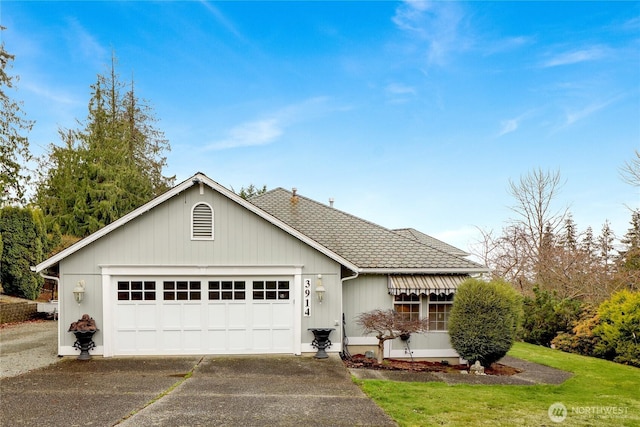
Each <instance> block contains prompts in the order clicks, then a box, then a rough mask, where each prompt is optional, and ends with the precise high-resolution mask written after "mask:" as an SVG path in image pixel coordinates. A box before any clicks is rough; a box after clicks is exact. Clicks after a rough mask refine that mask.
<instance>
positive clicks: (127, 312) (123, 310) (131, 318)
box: [115, 304, 138, 329]
mask: <svg viewBox="0 0 640 427" xmlns="http://www.w3.org/2000/svg"><path fill="white" fill-rule="evenodd" d="M137 312H138V307H137V306H136V305H133V304H129V305H118V306H117V307H116V316H115V319H116V328H117V329H136V326H137V325H136V314H137Z"/></svg>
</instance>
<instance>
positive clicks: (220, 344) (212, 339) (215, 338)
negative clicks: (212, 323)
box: [205, 330, 228, 353]
mask: <svg viewBox="0 0 640 427" xmlns="http://www.w3.org/2000/svg"><path fill="white" fill-rule="evenodd" d="M205 340H206V345H205V350H206V351H208V352H210V353H224V352H225V350H226V349H227V347H228V344H227V331H226V330H217V331H208V332H207V334H206V338H205Z"/></svg>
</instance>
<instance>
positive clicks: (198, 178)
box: [32, 172, 357, 272]
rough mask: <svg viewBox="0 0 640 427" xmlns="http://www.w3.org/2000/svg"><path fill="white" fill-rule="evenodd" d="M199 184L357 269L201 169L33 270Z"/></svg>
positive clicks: (41, 267)
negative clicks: (201, 171)
mask: <svg viewBox="0 0 640 427" xmlns="http://www.w3.org/2000/svg"><path fill="white" fill-rule="evenodd" d="M195 185H200V186H204V185H206V186H208V187H210V188H211V189H213V190H214V191H217V192H219V193H220V194H222V195H223V196H226V197H228V198H229V199H232V200H233V201H235V202H236V203H238V204H239V205H241V206H243V207H244V208H246V209H248V210H249V211H251V212H253V213H255V214H256V215H258V216H260V217H262V218H263V219H265V220H267V221H269V222H270V223H272V224H273V225H275V226H277V227H279V228H280V229H282V230H284V231H285V232H287V233H289V234H291V235H292V236H294V237H296V238H298V239H299V240H301V241H302V242H304V243H306V244H308V245H309V246H311V247H313V248H314V249H316V250H318V251H319V252H321V253H323V254H324V255H327V256H328V257H329V258H331V259H333V260H334V261H336V262H338V263H340V264H342V265H344V266H345V267H347V268H349V269H351V270H353V271H357V266H355V265H353V264H352V263H351V262H349V261H348V260H347V259H345V258H343V257H342V256H340V255H339V254H337V253H334V252H332V251H331V250H329V249H327V248H326V247H324V246H322V245H320V244H318V242H316V241H314V240H313V239H311V238H309V237H308V236H305V235H303V234H301V233H300V232H299V231H297V230H295V229H293V228H291V227H290V226H289V225H287V224H286V223H284V222H282V221H280V220H279V219H278V218H275V217H273V216H272V215H270V214H268V213H267V212H265V211H263V210H262V209H259V208H258V207H256V206H255V205H253V204H251V203H249V202H248V201H246V200H245V199H243V198H242V197H240V196H238V195H237V194H235V193H234V192H233V191H231V190H228V189H227V188H225V187H223V186H222V185H220V184H218V183H217V182H215V181H214V180H212V179H211V178H209V177H207V176H206V175H204V174H203V173H200V172H198V173H197V174H195V175H194V176H192V177H191V178H189V179H187V180H185V181H183V182H181V183H180V184H178V185H176V186H175V187H173V188H172V189H171V190H169V191H167V192H166V193H164V194H162V195H160V196H158V197H156V198H155V199H153V200H151V201H150V202H148V203H146V204H144V205H142V206H140V207H139V208H137V209H135V210H133V211H132V212H130V213H128V214H126V215H124V216H123V217H121V218H119V219H118V220H116V221H114V222H112V223H111V224H109V225H107V226H105V227H103V228H101V229H100V230H98V231H96V232H95V233H93V234H91V235H89V236H87V237H85V238H84V239H82V240H80V241H78V242H76V243H75V244H73V245H71V246H69V247H68V248H66V249H65V250H63V251H61V252H59V253H57V254H55V255H54V256H52V257H50V258H48V259H46V260H45V261H43V262H41V263H40V264H38V265H36V266H35V267H32V270H33V271H35V272H41V271H44V270H46V269H47V268H49V267H52V266H54V265H55V264H57V263H58V262H60V261H62V260H63V259H65V258H66V257H68V256H70V255H72V254H74V253H75V252H77V251H79V250H81V249H82V248H84V247H86V246H88V245H90V244H91V243H93V242H95V241H96V240H98V239H100V238H102V237H104V236H106V235H107V234H109V233H111V232H112V231H114V230H116V229H118V228H120V227H122V226H123V225H125V224H127V223H128V222H130V221H132V220H133V219H135V218H137V217H139V216H141V215H143V214H145V213H146V212H148V211H150V210H151V209H153V208H155V207H156V206H158V205H160V204H162V203H164V202H166V201H167V200H169V199H171V198H173V197H175V196H176V195H178V194H180V193H182V192H183V191H185V190H187V189H189V188H191V187H193V186H195Z"/></svg>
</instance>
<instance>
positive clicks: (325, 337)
mask: <svg viewBox="0 0 640 427" xmlns="http://www.w3.org/2000/svg"><path fill="white" fill-rule="evenodd" d="M308 330H309V331H311V332H313V342H312V343H311V345H312V346H313V347H315V348H317V349H318V351H317V352H316V354H315V355H314V356H313V357H315V358H316V359H326V358H328V357H329V355H328V354H327V352H326V351H325V349H326V348H327V347H331V340H330V339H329V335H331V331H334V330H335V329H334V328H309V329H308Z"/></svg>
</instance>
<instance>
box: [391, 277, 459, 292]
mask: <svg viewBox="0 0 640 427" xmlns="http://www.w3.org/2000/svg"><path fill="white" fill-rule="evenodd" d="M468 278H469V276H464V275H449V274H442V275H433V274H431V275H391V276H389V293H390V294H391V295H400V294H416V295H420V294H432V293H433V294H437V295H441V294H452V293H454V292H455V291H456V289H458V285H459V284H460V283H462V282H464V281H465V280H466V279H468Z"/></svg>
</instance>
